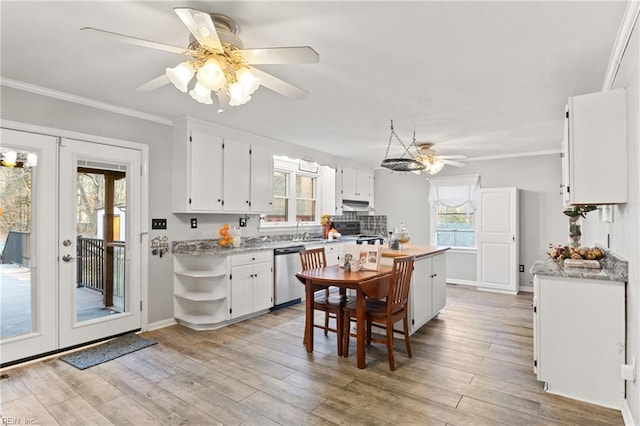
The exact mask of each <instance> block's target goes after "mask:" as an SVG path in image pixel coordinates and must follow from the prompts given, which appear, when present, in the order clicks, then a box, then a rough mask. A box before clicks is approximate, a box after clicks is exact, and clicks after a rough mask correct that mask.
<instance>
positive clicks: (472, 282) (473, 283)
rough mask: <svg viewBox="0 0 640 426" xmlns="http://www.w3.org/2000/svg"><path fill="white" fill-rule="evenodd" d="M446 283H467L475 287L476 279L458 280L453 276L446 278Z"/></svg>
mask: <svg viewBox="0 0 640 426" xmlns="http://www.w3.org/2000/svg"><path fill="white" fill-rule="evenodd" d="M447 284H459V285H469V286H472V287H477V286H478V283H477V282H476V281H471V280H458V279H455V278H447Z"/></svg>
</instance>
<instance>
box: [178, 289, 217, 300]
mask: <svg viewBox="0 0 640 426" xmlns="http://www.w3.org/2000/svg"><path fill="white" fill-rule="evenodd" d="M175 296H176V297H180V298H182V299H186V300H191V301H193V302H215V301H216V300H224V299H226V295H218V294H215V293H213V292H210V291H182V292H180V293H176V294H175Z"/></svg>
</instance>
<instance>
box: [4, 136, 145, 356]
mask: <svg viewBox="0 0 640 426" xmlns="http://www.w3.org/2000/svg"><path fill="white" fill-rule="evenodd" d="M0 149H1V150H2V152H3V153H4V152H8V150H14V151H16V152H18V153H19V156H20V157H25V158H26V156H27V155H28V154H31V156H32V158H33V155H34V154H35V155H36V156H37V164H35V165H30V166H29V167H26V162H23V163H22V164H20V167H21V168H22V169H23V174H24V172H26V174H27V175H30V176H22V178H23V179H24V180H25V182H27V181H28V183H29V185H30V188H29V191H30V206H31V208H30V213H29V214H28V215H26V216H24V217H23V218H22V219H21V220H22V221H23V222H25V223H22V224H7V223H0V225H1V226H3V227H4V229H5V231H6V230H7V228H11V226H14V227H20V228H21V229H25V231H20V233H18V232H13V231H10V230H9V232H8V233H11V234H12V235H13V234H19V235H20V236H22V238H23V239H24V240H25V241H28V242H29V243H28V247H26V248H25V247H22V254H23V255H22V257H20V256H18V257H17V258H16V259H13V260H12V263H10V264H8V263H7V261H8V259H5V253H7V246H8V245H10V244H9V241H8V238H7V240H6V242H5V249H4V250H3V260H2V262H3V264H2V265H0V266H1V267H2V269H0V272H1V273H2V282H1V283H0V286H1V287H2V304H3V306H2V307H3V308H5V305H6V306H11V309H12V312H15V313H16V315H15V316H14V317H13V318H10V317H5V316H4V314H2V312H0V315H1V316H2V318H1V321H2V322H3V324H4V322H5V321H8V322H11V321H13V322H15V323H16V324H18V325H16V326H15V327H13V329H12V330H8V331H7V330H4V326H3V331H2V335H0V349H1V351H2V352H1V363H2V364H5V363H10V362H12V361H15V360H19V359H23V358H27V357H32V356H36V355H39V354H44V353H48V352H53V351H57V350H60V349H64V348H68V347H72V346H76V345H79V344H82V343H86V342H90V341H94V340H99V339H102V338H106V337H110V336H113V335H117V334H120V333H124V332H127V331H131V330H136V329H139V328H140V327H141V315H140V311H141V306H140V300H141V295H140V286H141V279H140V276H141V274H140V268H141V266H140V263H141V261H140V247H141V244H140V233H141V220H140V217H141V215H140V213H141V201H140V200H141V172H140V171H141V170H142V168H141V163H142V153H141V151H139V150H136V149H130V148H124V147H120V146H113V145H106V144H101V143H92V142H86V141H80V140H73V139H60V138H55V137H51V136H43V135H36V134H31V133H25V132H17V131H11V130H6V129H3V130H2V147H1V148H0ZM5 183H6V182H5ZM6 188H7V186H6V185H5V186H4V187H3V191H8V190H7V189H6ZM11 188H13V187H11ZM12 190H13V189H12ZM4 195H5V194H3V198H4ZM7 207H8V208H9V210H10V212H11V211H13V210H15V209H16V207H15V206H8V205H7V206H3V214H6V212H7ZM2 219H3V218H2V217H0V220H2ZM5 233H7V232H5ZM25 235H27V237H25ZM0 237H2V238H4V236H3V235H0ZM14 239H15V238H14ZM24 245H25V244H23V246H24ZM9 248H11V247H9ZM14 251H15V250H14ZM25 253H26V255H25ZM16 271H20V272H21V273H22V274H23V280H22V281H21V282H20V281H17V282H16V280H15V279H12V278H15V272H16ZM12 273H13V274H14V277H11V276H10V274H12ZM21 285H22V287H23V288H22V289H21V288H20V287H21ZM25 285H26V286H28V287H29V290H28V291H27V292H26V293H28V296H26V297H25V294H24V293H25V291H24V287H25ZM22 320H24V321H26V323H27V324H26V325H25V323H24V322H21V321H22Z"/></svg>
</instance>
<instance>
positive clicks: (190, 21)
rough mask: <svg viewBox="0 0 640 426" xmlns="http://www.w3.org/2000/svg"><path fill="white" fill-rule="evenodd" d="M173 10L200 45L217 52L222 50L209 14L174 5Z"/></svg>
mask: <svg viewBox="0 0 640 426" xmlns="http://www.w3.org/2000/svg"><path fill="white" fill-rule="evenodd" d="M173 11H174V12H176V15H178V18H180V20H181V21H182V23H183V24H184V25H185V26H186V27H187V28H188V29H189V31H191V34H193V36H194V37H195V38H196V40H198V43H200V45H201V46H206V47H209V48H211V49H214V50H217V51H219V52H222V51H223V49H222V44H220V39H219V38H218V32H217V31H216V27H215V26H214V25H213V20H212V19H211V15H209V14H208V13H205V12H200V11H199V10H196V9H190V8H188V7H176V8H175V9H173Z"/></svg>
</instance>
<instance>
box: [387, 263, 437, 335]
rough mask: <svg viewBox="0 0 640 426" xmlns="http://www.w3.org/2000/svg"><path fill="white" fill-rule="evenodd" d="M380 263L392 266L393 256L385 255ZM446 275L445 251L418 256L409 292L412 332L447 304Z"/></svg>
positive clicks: (410, 326)
mask: <svg viewBox="0 0 640 426" xmlns="http://www.w3.org/2000/svg"><path fill="white" fill-rule="evenodd" d="M380 263H381V264H382V265H389V266H391V265H393V258H390V257H383V258H382V259H381V261H380ZM446 277H447V261H446V256H445V254H444V253H440V254H436V255H433V256H425V257H419V258H416V260H415V262H414V264H413V279H412V280H411V288H410V292H409V328H410V334H413V333H414V332H415V331H417V330H418V329H419V328H420V327H422V326H423V325H425V324H426V323H427V322H429V320H430V319H432V318H433V317H435V316H436V315H438V313H439V312H440V310H442V308H444V306H445V305H446V303H447V281H446ZM398 325H400V324H398Z"/></svg>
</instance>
